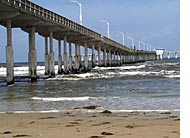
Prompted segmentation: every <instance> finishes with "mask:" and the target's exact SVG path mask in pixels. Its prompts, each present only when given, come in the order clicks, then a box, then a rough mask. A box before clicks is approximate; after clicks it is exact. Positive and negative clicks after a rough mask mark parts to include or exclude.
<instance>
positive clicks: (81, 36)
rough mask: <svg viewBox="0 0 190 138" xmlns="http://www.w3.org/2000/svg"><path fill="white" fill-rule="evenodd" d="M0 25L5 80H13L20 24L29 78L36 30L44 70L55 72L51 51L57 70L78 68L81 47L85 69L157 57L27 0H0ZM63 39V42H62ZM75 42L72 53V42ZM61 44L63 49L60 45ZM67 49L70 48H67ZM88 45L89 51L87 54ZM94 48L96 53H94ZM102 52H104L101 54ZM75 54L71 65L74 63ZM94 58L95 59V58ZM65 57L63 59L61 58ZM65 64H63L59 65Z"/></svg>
mask: <svg viewBox="0 0 190 138" xmlns="http://www.w3.org/2000/svg"><path fill="white" fill-rule="evenodd" d="M0 25H3V26H4V27H6V29H7V34H5V35H7V45H6V65H7V84H8V85H10V84H13V83H14V71H13V68H14V50H13V47H12V46H13V45H14V43H12V28H21V29H22V30H23V31H25V32H27V33H28V40H29V42H28V43H29V45H28V66H29V76H30V78H31V81H32V82H35V81H37V77H38V75H37V70H36V67H37V54H36V53H37V50H38V49H36V47H35V36H36V34H38V35H41V36H43V37H44V41H45V45H44V49H45V53H44V62H45V72H44V74H46V75H49V77H54V76H55V74H56V73H55V70H54V64H55V63H54V62H55V61H54V53H55V52H58V74H63V73H65V74H68V73H70V72H79V69H80V67H81V62H82V60H81V47H84V51H85V52H84V56H83V57H84V58H83V60H84V61H83V63H84V67H83V68H84V71H88V68H89V57H90V61H91V64H92V65H91V66H92V67H95V66H96V65H98V66H105V67H107V66H118V65H120V66H121V65H123V64H126V63H134V62H142V61H148V60H156V52H155V51H145V50H136V49H132V48H128V47H127V46H124V45H123V44H120V43H118V42H115V41H113V40H111V39H110V38H107V37H105V36H102V35H101V34H99V33H97V32H95V31H93V30H90V29H88V28H86V27H84V26H82V25H80V24H77V23H75V22H73V21H71V20H69V19H67V18H65V17H63V16H61V15H58V14H56V13H54V12H53V11H50V10H48V9H45V8H43V7H41V6H39V5H37V4H35V3H32V2H30V1H28V0H0ZM53 39H55V40H57V41H58V51H54V46H53ZM62 42H63V45H62ZM71 44H74V45H75V55H73V53H72V46H71ZM62 48H63V51H64V52H63V53H61V51H62V50H61V49H62ZM67 49H68V50H69V52H67ZM89 49H91V51H92V52H91V54H90V56H89V53H88V51H89ZM95 51H96V52H97V53H98V54H97V55H96V54H95ZM102 55H103V56H102ZM73 56H74V65H73V63H72V62H73V60H72V59H73ZM96 59H97V60H96ZM63 61H64V62H63ZM63 65H64V68H62V66H63Z"/></svg>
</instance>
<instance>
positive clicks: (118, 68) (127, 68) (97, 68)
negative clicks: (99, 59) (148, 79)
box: [94, 65, 146, 70]
mask: <svg viewBox="0 0 190 138" xmlns="http://www.w3.org/2000/svg"><path fill="white" fill-rule="evenodd" d="M145 67H146V65H138V66H121V67H95V68H94V70H111V69H115V70H130V69H140V68H145Z"/></svg>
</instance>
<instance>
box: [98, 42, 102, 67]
mask: <svg viewBox="0 0 190 138" xmlns="http://www.w3.org/2000/svg"><path fill="white" fill-rule="evenodd" d="M98 66H101V47H100V46H98Z"/></svg>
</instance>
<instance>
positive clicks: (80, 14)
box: [70, 0, 82, 25]
mask: <svg viewBox="0 0 190 138" xmlns="http://www.w3.org/2000/svg"><path fill="white" fill-rule="evenodd" d="M70 2H73V3H77V4H78V5H79V7H80V13H79V20H80V25H82V4H81V3H80V2H79V1H76V0H71V1H70Z"/></svg>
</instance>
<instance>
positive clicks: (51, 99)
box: [31, 96, 95, 102]
mask: <svg viewBox="0 0 190 138" xmlns="http://www.w3.org/2000/svg"><path fill="white" fill-rule="evenodd" d="M31 99H32V100H40V101H47V102H58V101H88V100H90V99H95V97H88V96H86V97H58V98H50V97H46V98H42V97H32V98H31Z"/></svg>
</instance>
